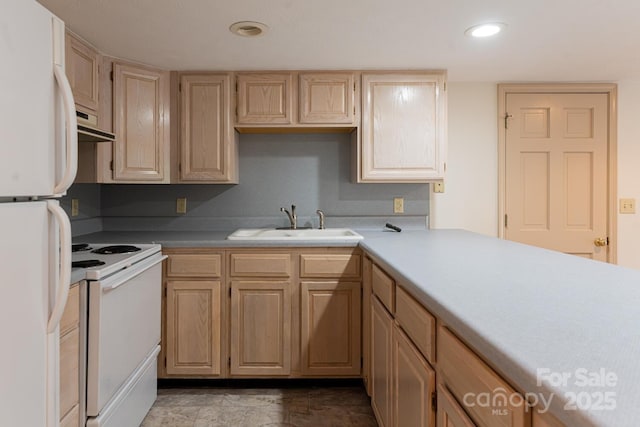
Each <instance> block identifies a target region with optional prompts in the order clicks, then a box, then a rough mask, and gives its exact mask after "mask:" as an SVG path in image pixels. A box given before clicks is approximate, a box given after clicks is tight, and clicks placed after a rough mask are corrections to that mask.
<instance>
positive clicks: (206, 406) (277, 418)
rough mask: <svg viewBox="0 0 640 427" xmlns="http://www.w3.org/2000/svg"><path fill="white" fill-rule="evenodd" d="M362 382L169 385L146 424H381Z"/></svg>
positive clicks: (300, 426)
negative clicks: (290, 385) (267, 385)
mask: <svg viewBox="0 0 640 427" xmlns="http://www.w3.org/2000/svg"><path fill="white" fill-rule="evenodd" d="M377 425H378V424H377V423H376V421H375V418H374V416H373V412H372V411H371V406H370V401H369V398H368V397H367V395H366V393H365V391H364V389H363V388H361V387H317V388H247V389H241V388H164V389H158V400H156V402H155V404H154V405H153V407H152V408H151V411H149V414H148V415H147V417H146V418H145V419H144V421H143V422H142V426H141V427H159V426H170V427H214V426H215V427H218V426H229V427H267V426H269V427H271V426H295V427H333V426H335V427H347V426H357V427H377Z"/></svg>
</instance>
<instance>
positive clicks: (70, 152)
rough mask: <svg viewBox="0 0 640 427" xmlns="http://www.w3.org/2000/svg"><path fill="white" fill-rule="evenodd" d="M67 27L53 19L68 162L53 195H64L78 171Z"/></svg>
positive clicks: (57, 80)
mask: <svg viewBox="0 0 640 427" xmlns="http://www.w3.org/2000/svg"><path fill="white" fill-rule="evenodd" d="M64 37H65V27H64V22H62V21H61V20H59V19H57V18H55V17H54V18H53V46H54V58H53V74H54V75H55V78H56V82H57V83H58V87H59V88H60V94H61V95H62V104H63V108H64V116H65V128H66V138H65V143H66V149H65V153H66V156H65V157H66V160H65V170H64V174H63V175H62V178H61V179H60V182H59V183H57V184H56V186H55V187H54V188H53V194H56V195H59V194H64V193H65V191H67V189H68V188H69V187H71V184H73V181H74V180H75V178H76V173H77V171H78V119H77V117H76V105H75V101H74V100H73V92H72V91H71V85H70V84H69V79H67V75H66V74H65V72H64V43H65V38H64Z"/></svg>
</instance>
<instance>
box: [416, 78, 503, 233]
mask: <svg viewBox="0 0 640 427" xmlns="http://www.w3.org/2000/svg"><path fill="white" fill-rule="evenodd" d="M447 90H448V92H449V93H448V102H449V117H448V120H449V149H448V155H447V178H446V180H445V188H444V193H442V194H433V195H432V197H431V203H430V206H431V214H430V218H429V221H430V226H431V228H463V229H465V230H470V231H475V232H477V233H482V234H486V235H489V236H497V235H498V128H497V115H498V89H497V85H496V84H495V83H467V82H465V83H455V82H454V83H448V87H447Z"/></svg>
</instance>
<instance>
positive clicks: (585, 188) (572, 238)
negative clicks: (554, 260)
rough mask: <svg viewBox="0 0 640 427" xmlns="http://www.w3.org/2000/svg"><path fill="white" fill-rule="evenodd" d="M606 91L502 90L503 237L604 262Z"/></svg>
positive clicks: (605, 251) (605, 222)
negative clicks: (599, 241) (599, 242)
mask: <svg viewBox="0 0 640 427" xmlns="http://www.w3.org/2000/svg"><path fill="white" fill-rule="evenodd" d="M608 102H609V101H608V95H607V94H603V93H600V94H592V93H573V94H566V93H565V94H560V93H556V94H549V93H536V94H522V93H508V94H507V95H506V111H507V114H508V118H507V119H506V120H505V122H506V126H507V129H506V138H505V159H506V162H505V223H506V224H505V228H504V235H505V237H506V238H507V239H509V240H515V241H518V242H522V243H527V244H530V245H534V246H541V247H544V248H548V249H553V250H557V251H561V252H566V253H569V254H574V255H579V256H582V257H585V258H592V259H596V260H600V261H607V247H606V246H596V244H595V241H596V239H604V241H605V242H606V241H607V221H608V218H607V210H608V191H607V185H608V176H609V172H608V159H607V151H608V135H609V129H608V126H609V124H608V108H609V104H608Z"/></svg>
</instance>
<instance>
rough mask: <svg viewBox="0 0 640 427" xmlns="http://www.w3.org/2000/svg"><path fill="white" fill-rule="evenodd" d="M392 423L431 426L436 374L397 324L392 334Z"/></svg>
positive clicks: (404, 426)
mask: <svg viewBox="0 0 640 427" xmlns="http://www.w3.org/2000/svg"><path fill="white" fill-rule="evenodd" d="M393 360H394V363H393V390H394V393H393V417H394V422H393V425H394V426H401V427H412V426H415V427H432V426H434V425H435V422H436V414H435V411H434V410H433V408H432V405H431V401H432V397H433V396H434V395H435V388H436V373H435V371H434V370H433V369H432V368H431V367H430V366H429V364H428V363H427V362H426V361H425V360H424V359H423V357H422V355H421V354H420V352H419V351H418V350H417V349H416V348H415V347H414V346H413V344H412V343H411V341H409V338H407V336H406V335H405V334H404V333H403V332H402V331H401V330H400V328H398V327H394V334H393Z"/></svg>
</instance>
